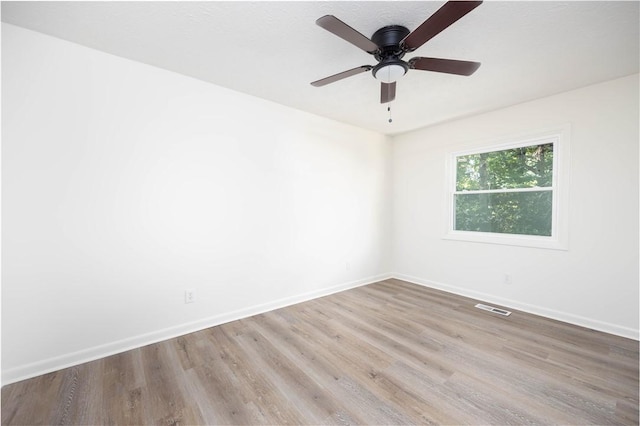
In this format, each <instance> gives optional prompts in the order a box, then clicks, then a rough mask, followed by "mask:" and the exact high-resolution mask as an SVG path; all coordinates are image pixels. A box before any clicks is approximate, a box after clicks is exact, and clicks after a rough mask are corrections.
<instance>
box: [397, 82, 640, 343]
mask: <svg viewBox="0 0 640 426" xmlns="http://www.w3.org/2000/svg"><path fill="white" fill-rule="evenodd" d="M638 93H639V89H638V75H633V76H629V77H626V78H622V79H618V80H614V81H610V82H606V83H602V84H598V85H594V86H590V87H586V88H583V89H579V90H575V91H571V92H567V93H563V94H560V95H557V96H552V97H549V98H544V99H539V100H536V101H533V102H528V103H524V104H520V105H516V106H512V107H510V108H506V109H502V110H499V111H494V112H491V113H487V114H482V115H478V116H474V117H471V118H466V119H462V120H457V121H453V122H448V123H445V124H442V125H439V126H434V127H431V128H427V129H422V130H419V131H415V132H411V133H407V134H404V135H401V136H397V137H396V138H394V142H393V148H392V170H393V174H392V180H393V185H392V206H393V210H392V235H393V237H392V238H393V251H392V252H393V257H394V263H393V268H394V269H393V271H394V275H395V276H397V277H400V278H404V279H408V280H410V281H413V282H416V283H420V284H425V285H429V286H433V287H437V288H441V289H445V290H448V291H452V292H455V293H459V294H463V295H468V296H471V297H478V298H481V299H484V300H487V301H491V302H494V303H498V304H500V303H501V304H503V305H506V306H508V307H512V308H515V309H522V310H526V311H530V312H534V313H538V314H542V315H546V316H549V317H552V318H557V319H561V320H565V321H568V322H572V323H575V324H580V325H585V326H588V327H592V328H595V329H600V330H604V331H609V332H612V333H616V334H620V335H624V336H628V337H633V338H635V339H638V297H639V295H638V257H639V253H638V140H639V136H638V120H639V119H638V117H639V115H638V114H639V111H638ZM565 123H569V124H570V125H571V148H570V149H571V153H570V163H571V164H570V180H571V182H570V193H569V217H568V220H569V250H568V251H558V250H548V249H536V248H525V247H513V246H505V245H494V244H482V243H470V242H461V241H451V240H443V239H442V235H443V229H444V224H443V221H444V217H443V212H444V209H445V206H444V203H445V197H444V193H445V158H446V156H447V153H449V152H452V151H456V150H460V149H463V148H468V147H475V146H480V145H481V144H480V142H481V141H484V143H486V141H491V140H498V139H502V138H503V137H505V136H509V135H516V134H522V133H527V132H535V131H537V130H540V129H545V128H548V127H555V126H562V125H563V124H565ZM505 273H508V274H511V276H512V281H513V282H512V284H510V285H508V284H505V283H504V278H503V277H504V274H505Z"/></svg>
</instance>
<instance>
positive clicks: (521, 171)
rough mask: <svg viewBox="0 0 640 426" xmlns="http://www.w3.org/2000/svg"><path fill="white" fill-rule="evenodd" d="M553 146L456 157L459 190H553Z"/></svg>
mask: <svg viewBox="0 0 640 426" xmlns="http://www.w3.org/2000/svg"><path fill="white" fill-rule="evenodd" d="M552 182H553V144H552V143H548V144H543V145H532V146H526V147H522V148H511V149H505V150H503V151H494V152H485V153H480V154H470V155H461V156H459V157H456V191H473V190H482V189H507V188H536V187H550V186H552Z"/></svg>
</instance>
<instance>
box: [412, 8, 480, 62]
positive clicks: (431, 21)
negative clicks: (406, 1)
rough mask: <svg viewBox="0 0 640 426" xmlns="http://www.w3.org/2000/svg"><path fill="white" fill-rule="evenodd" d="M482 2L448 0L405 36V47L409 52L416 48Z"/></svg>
mask: <svg viewBox="0 0 640 426" xmlns="http://www.w3.org/2000/svg"><path fill="white" fill-rule="evenodd" d="M481 4H482V2H481V1H448V2H447V3H445V4H444V6H442V7H441V8H440V9H438V10H437V11H436V12H435V13H434V14H433V15H431V16H430V17H429V18H428V19H427V20H426V21H424V22H423V23H422V24H420V26H419V27H418V28H416V29H415V30H413V31H412V32H411V33H410V34H409V35H408V36H406V37H405V38H404V40H403V41H402V45H403V46H404V49H405V50H406V51H407V52H412V51H414V50H416V49H417V48H418V47H420V46H422V45H423V44H425V43H426V42H427V41H429V40H431V39H432V38H433V37H435V36H437V35H438V34H440V32H441V31H443V30H444V29H445V28H447V27H448V26H449V25H451V24H453V23H454V22H456V21H457V20H458V19H460V18H462V17H463V16H464V15H466V14H467V13H469V12H471V11H472V10H473V9H475V8H476V7H478V6H480V5H481Z"/></svg>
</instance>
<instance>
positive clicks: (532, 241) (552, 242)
mask: <svg viewBox="0 0 640 426" xmlns="http://www.w3.org/2000/svg"><path fill="white" fill-rule="evenodd" d="M442 238H443V239H444V240H453V241H465V242H472V243H485V244H502V245H508V246H518V247H530V248H541V249H549V250H565V251H566V250H569V247H568V245H567V243H566V242H563V241H560V240H558V239H557V238H553V237H537V236H533V235H515V234H494V233H488V232H465V231H449V232H448V233H446V234H445V235H444V236H443V237H442Z"/></svg>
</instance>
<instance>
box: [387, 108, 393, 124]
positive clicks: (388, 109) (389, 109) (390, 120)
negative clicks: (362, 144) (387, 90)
mask: <svg viewBox="0 0 640 426" xmlns="http://www.w3.org/2000/svg"><path fill="white" fill-rule="evenodd" d="M387 111H389V123H391V122H393V120H392V119H391V107H390V106H388V107H387Z"/></svg>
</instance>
